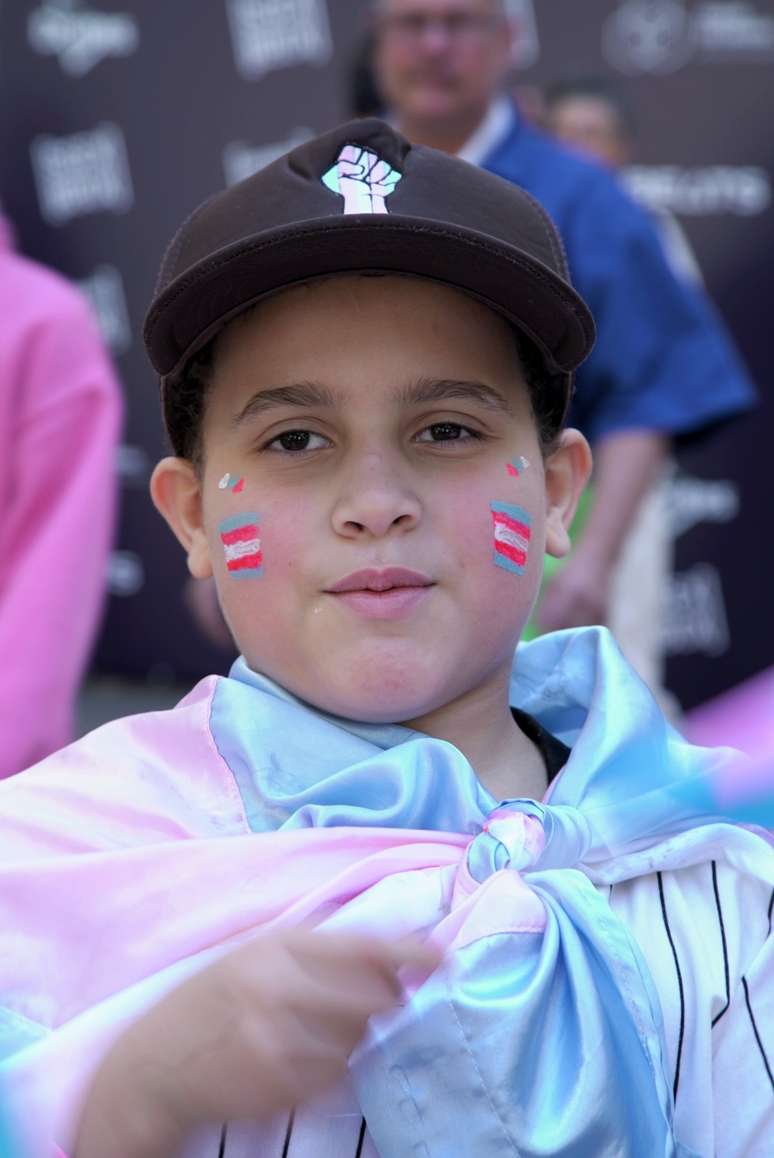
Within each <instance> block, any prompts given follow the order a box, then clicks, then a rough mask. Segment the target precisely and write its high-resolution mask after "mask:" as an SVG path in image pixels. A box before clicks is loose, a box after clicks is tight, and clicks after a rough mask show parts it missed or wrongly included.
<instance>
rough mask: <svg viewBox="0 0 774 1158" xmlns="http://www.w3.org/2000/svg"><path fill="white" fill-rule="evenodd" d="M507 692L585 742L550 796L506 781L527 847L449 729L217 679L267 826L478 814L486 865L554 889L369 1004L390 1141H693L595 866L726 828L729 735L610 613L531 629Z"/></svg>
mask: <svg viewBox="0 0 774 1158" xmlns="http://www.w3.org/2000/svg"><path fill="white" fill-rule="evenodd" d="M511 702H512V704H514V705H515V706H518V707H520V708H522V709H523V710H524V711H527V712H529V713H531V714H532V715H533V716H535V717H536V718H537V719H538V720H539V721H540V723H542V724H543V725H544V726H545V727H546V728H547V729H549V731H551V732H553V733H554V735H556V736H557V737H558V738H560V739H562V740H563V741H564V742H565V743H567V744H568V745H570V746H571V747H572V754H571V757H570V759H569V761H568V764H567V766H566V768H565V770H564V771H563V773H562V775H561V776H560V777H559V779H558V780H557V781H556V784H555V786H554V790H553V792H552V794H551V796H550V803H547V804H543V803H539V802H536V801H533V800H514V801H508V802H504V803H505V806H506V807H507V809H509V810H515V811H520V812H525V813H527V814H529V815H530V816H533V817H535V818H536V819H537V820H539V822H540V823H541V824H542V826H543V830H544V834H545V845H544V848H543V849H542V852H539V855H538V856H537V859H536V860H535V861H534V863H532V864H527V865H526V866H523V860H524V856H523V853H524V850H523V849H518V848H511V847H508V846H507V845H506V844H503V842H502V841H501V840H498V839H496V838H495V837H494V836H493V835H492V834H491V833H489V832H485V831H483V826H484V824H485V822H486V820H487V817H488V816H489V814H490V813H491V811H492V810H493V809H494V808H495V807H496V806H497V804H498V802H497V801H495V800H494V799H493V798H492V797H491V796H490V795H489V793H488V792H486V791H485V790H484V788H483V787H482V786H481V785H480V784H479V782H478V780H477V779H476V776H475V773H474V771H473V769H472V768H471V766H470V764H469V763H468V761H467V760H466V759H465V757H464V756H463V755H462V754H461V753H460V752H459V751H458V750H457V749H456V748H455V747H453V746H452V745H451V744H448V743H445V742H443V741H439V740H433V739H430V738H428V737H425V736H422V735H420V734H418V733H416V732H413V731H411V730H410V729H406V728H403V727H401V726H397V725H396V726H378V725H368V724H358V723H353V722H351V721H345V720H340V719H336V718H334V717H331V716H327V715H325V714H323V713H320V712H318V711H316V710H315V709H313V708H312V707H310V706H309V705H307V704H304V703H301V702H300V701H298V700H296V699H294V698H293V697H292V696H291V695H289V694H288V693H287V692H285V691H284V690H283V689H281V688H279V687H277V685H275V684H273V683H272V682H271V681H270V680H268V679H266V678H265V677H263V676H260V675H258V674H256V673H255V672H252V671H251V670H250V669H249V668H248V667H247V665H246V664H245V662H244V660H242V659H240V660H238V661H237V662H236V663H235V664H234V667H233V668H232V671H231V678H229V679H228V680H223V681H221V682H220V684H219V685H218V689H217V691H216V694H215V697H214V701H213V708H212V717H211V728H212V733H213V737H214V739H215V741H216V743H217V745H218V748H219V750H220V752H221V754H222V756H223V758H224V759H225V761H226V763H227V764H228V765H229V767H230V768H231V769H232V771H233V773H234V775H235V777H236V779H237V782H238V784H239V786H240V790H241V793H242V796H243V800H244V802H245V807H246V811H247V815H248V818H249V822H250V825H251V827H252V828H253V829H254V830H255V831H258V832H265V831H270V830H273V829H279V828H297V827H306V826H334V825H354V826H379V827H384V826H392V827H398V828H419V829H431V830H436V831H438V830H443V831H453V832H461V833H468V834H470V836H471V845H470V846H469V850H468V862H467V863H468V868H469V871H470V873H471V875H472V877H473V878H474V880H476V881H485V880H487V878H489V877H491V875H492V874H494V873H497V872H501V873H505V874H511V876H510V877H509V878H508V879H509V880H515V873H514V870H513V869H512V868H511V867H510V865H511V863H513V864H518V865H519V866H523V867H522V869H521V876H522V878H523V880H524V881H525V882H526V883H527V884H528V885H529V886H530V888H532V889H533V890H534V892H535V893H536V894H537V895H538V896H539V897H540V899H541V901H542V902H543V905H544V907H545V910H546V914H547V923H546V929H545V932H544V933H542V934H535V933H508V932H504V933H501V934H497V935H496V936H491V937H485V938H483V939H480V940H478V941H475V942H474V943H473V944H470V945H468V946H467V947H466V948H464V949H460V950H457V951H455V952H454V953H452V954H450V955H449V957H448V958H447V960H446V961H445V962H444V965H443V966H442V967H441V968H440V969H439V970H437V971H436V973H434V974H433V976H432V977H431V978H430V979H429V980H428V981H427V982H426V983H425V984H424V985H422V986H421V987H420V988H419V989H418V991H417V992H416V994H415V995H414V996H413V998H412V999H411V1001H410V1002H409V1003H408V1004H407V1005H406V1006H405V1007H404V1008H402V1009H401V1010H399V1011H398V1012H397V1013H393V1014H391V1015H390V1016H389V1017H388V1018H386V1019H382V1020H377V1021H374V1022H373V1023H372V1027H371V1029H370V1031H369V1035H368V1036H367V1038H366V1040H365V1042H364V1044H363V1045H362V1047H361V1048H360V1049H359V1050H358V1051H357V1053H356V1055H355V1056H354V1057H353V1060H352V1067H351V1068H352V1073H353V1079H354V1082H355V1087H356V1091H357V1095H358V1099H359V1101H360V1104H361V1106H362V1108H363V1112H364V1114H365V1116H366V1118H367V1120H368V1124H369V1129H370V1131H371V1134H372V1137H373V1138H374V1141H375V1143H376V1146H377V1149H378V1151H379V1153H380V1155H381V1158H406V1156H407V1155H418V1156H426V1158H447V1156H451V1155H454V1156H455V1158H458V1156H460V1158H461V1156H463V1155H464V1156H466V1155H471V1156H474V1155H475V1156H476V1158H479V1156H486V1158H489V1156H490V1155H492V1156H494V1155H511V1156H515V1155H519V1156H522V1158H526V1156H533V1155H534V1156H535V1158H537V1156H542V1155H548V1154H552V1155H562V1156H563V1158H588V1156H591V1155H593V1156H595V1158H599V1156H602V1158H606V1156H610V1158H612V1156H613V1155H616V1156H619V1155H631V1156H632V1158H640V1156H641V1158H655V1156H660V1155H664V1156H667V1155H679V1156H688V1155H690V1153H691V1152H690V1151H689V1150H687V1149H686V1148H685V1147H683V1146H682V1145H681V1144H680V1143H679V1141H678V1140H677V1139H675V1137H674V1133H673V1127H672V1116H673V1106H672V1097H671V1089H670V1082H669V1079H668V1077H667V1073H666V1066H665V1046H664V1039H663V1028H662V1023H661V1013H660V1007H659V1001H658V997H657V995H656V993H655V990H654V987H653V983H652V981H651V978H650V976H649V972H648V969H647V966H646V965H645V962H644V960H643V957H642V955H641V953H640V951H639V949H638V947H637V945H636V944H635V942H634V941H633V938H632V937H631V936H630V934H629V933H628V931H627V929H626V928H625V927H624V925H623V924H622V922H621V921H620V920H618V918H616V917H615V915H614V914H613V913H612V911H611V910H610V908H609V906H608V905H607V903H606V901H605V900H604V899H603V897H601V896H600V894H599V893H598V891H597V890H596V888H595V887H594V884H595V883H596V884H598V883H602V882H613V881H616V880H620V879H624V878H626V877H630V876H636V875H639V874H642V873H645V872H653V871H655V870H657V869H659V868H660V867H664V866H665V865H666V864H667V862H668V856H667V851H668V852H669V855H672V856H673V855H674V852H675V848H676V841H677V842H678V843H679V839H680V834H681V833H683V834H686V833H687V832H688V830H690V829H694V828H696V827H697V826H704V825H707V828H706V832H707V833H708V835H709V834H710V833H712V834H715V836H716V834H717V831H718V829H717V817H714V816H712V815H710V814H709V813H707V812H705V811H704V810H703V808H702V807H701V806H700V805H699V806H697V805H696V803H695V801H696V800H700V799H702V793H701V792H697V786H700V785H701V783H702V782H703V780H704V779H705V778H706V776H707V775H708V774H709V773H710V772H711V771H712V770H713V769H714V768H715V767H716V765H717V762H718V761H719V760H722V759H725V758H728V753H723V752H719V751H713V752H710V751H708V750H704V749H698V748H695V747H692V746H690V745H688V744H687V743H685V742H684V741H683V740H682V739H681V738H680V737H679V735H678V734H677V733H676V732H675V731H674V730H673V729H672V728H671V727H670V726H669V725H668V724H667V723H666V721H665V720H664V718H663V716H662V715H661V713H660V711H659V709H658V707H657V706H656V704H655V701H654V700H653V698H652V696H651V695H650V693H649V692H648V690H647V689H646V688H645V686H644V685H643V684H642V683H641V682H640V681H639V680H638V678H637V677H636V676H635V675H634V673H633V672H632V671H631V669H630V668H629V667H628V665H627V664H626V662H625V661H624V660H623V658H622V656H621V654H620V652H619V650H618V648H617V646H616V645H615V643H614V642H613V641H612V639H611V637H610V636H609V635H608V633H607V632H606V631H604V630H603V629H600V628H589V629H583V630H581V631H575V632H561V633H556V634H555V635H552V636H546V637H543V638H541V639H538V640H536V641H534V642H533V643H529V644H523V645H521V646H520V648H519V649H518V652H517V655H516V661H515V663H514V671H513V677H512V683H511ZM710 822H715V823H710ZM725 831H726V832H728V830H727V829H726V830H725ZM745 835H747V834H745ZM692 839H693V840H694V843H695V838H692Z"/></svg>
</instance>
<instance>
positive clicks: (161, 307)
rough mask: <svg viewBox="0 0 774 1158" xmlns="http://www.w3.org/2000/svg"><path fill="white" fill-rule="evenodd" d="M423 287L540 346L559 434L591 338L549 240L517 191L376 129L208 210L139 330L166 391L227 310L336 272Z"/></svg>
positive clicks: (586, 317) (336, 141)
mask: <svg viewBox="0 0 774 1158" xmlns="http://www.w3.org/2000/svg"><path fill="white" fill-rule="evenodd" d="M369 271H370V272H382V273H396V274H408V275H414V276H417V277H424V278H430V279H431V280H433V281H437V282H442V283H443V284H445V285H450V286H453V287H455V288H456V289H460V290H463V291H464V292H466V293H469V294H472V295H473V296H474V297H476V298H478V300H479V301H481V302H483V303H484V304H485V305H488V306H491V308H492V309H494V310H496V311H497V312H498V313H500V314H502V315H504V317H506V318H507V319H509V321H511V322H512V323H513V324H514V325H515V326H516V327H517V328H518V329H519V330H520V331H521V332H522V333H523V334H524V335H525V336H526V337H527V338H529V339H530V340H531V341H532V342H533V343H534V345H535V346H536V347H537V350H538V353H539V355H540V357H541V358H542V360H543V363H544V365H545V369H546V371H547V381H546V391H547V392H550V394H551V395H552V396H551V397H550V398H546V400H545V401H546V412H547V413H549V414H550V415H551V416H552V418H553V420H554V422H555V425H556V426H558V425H559V424H560V423H561V420H562V418H563V416H564V413H565V411H566V409H567V405H568V403H569V398H570V391H571V382H572V371H573V370H575V368H576V367H577V366H578V365H579V364H580V363H581V362H582V361H583V359H584V358H585V357H586V356H587V354H588V353H589V351H590V350H591V347H592V345H593V342H594V323H593V321H592V318H591V314H590V313H589V310H588V307H587V306H586V304H585V303H584V302H583V300H582V299H581V298H580V297H579V296H578V294H577V293H576V292H575V290H574V289H573V288H572V286H571V285H570V280H569V274H568V271H567V263H566V260H565V257H564V251H563V248H562V243H561V241H560V239H559V235H558V233H557V231H556V229H555V227H554V225H553V224H552V222H551V220H550V219H549V217H548V215H547V213H546V212H545V210H544V209H543V208H542V207H541V206H540V205H539V204H538V203H537V201H535V200H534V199H533V198H532V197H530V196H529V194H528V193H526V192H525V191H524V190H523V189H520V188H519V187H518V186H516V185H512V184H510V183H509V182H507V181H504V180H502V179H501V178H499V177H495V176H493V175H492V174H491V173H487V172H485V171H484V170H482V169H478V168H477V167H475V166H473V165H469V164H468V163H467V162H466V161H461V160H459V159H458V158H456V157H450V156H447V155H446V154H445V153H441V152H438V151H437V150H435V149H429V148H425V147H423V146H419V145H411V144H410V143H409V142H408V141H407V140H405V138H404V137H402V136H401V135H400V134H399V133H397V132H396V131H395V130H394V129H393V128H391V127H390V126H389V125H387V124H385V123H384V122H383V121H379V120H375V119H373V118H368V119H365V120H359V121H352V122H350V123H349V124H345V125H342V126H340V127H339V128H337V129H334V130H333V131H332V132H329V133H325V134H324V135H323V136H320V137H316V138H315V139H314V140H311V141H308V142H306V143H305V144H303V145H300V146H299V147H298V148H296V149H293V151H292V152H290V153H288V154H286V155H285V156H284V157H280V158H279V159H278V160H277V161H274V162H273V163H272V164H271V165H269V166H267V167H266V168H265V169H262V170H261V171H260V172H258V173H256V174H254V175H253V176H252V177H248V178H247V179H246V180H245V181H241V182H240V183H239V184H238V185H233V186H232V187H231V188H230V189H227V190H225V191H224V192H222V193H218V194H216V195H215V196H214V197H211V198H210V199H209V200H208V201H205V202H204V203H203V204H202V205H201V206H200V207H199V208H198V209H197V210H195V212H194V213H193V214H192V215H191V216H190V217H189V218H188V220H187V221H185V222H184V223H183V225H182V226H181V228H180V229H179V230H178V232H177V234H176V236H175V238H174V239H173V241H172V243H171V245H170V246H169V249H168V251H167V253H166V255H165V257H164V261H163V263H162V267H161V272H160V274H159V280H158V284H157V287H156V293H155V296H154V300H153V302H152V304H151V307H150V310H149V311H148V316H147V318H146V321H145V343H146V346H147V348H148V353H149V355H150V359H151V362H152V363H153V365H154V367H155V368H156V370H157V371H158V373H159V374H160V375H161V378H162V385H163V386H172V385H174V384H175V382H176V381H177V380H178V379H179V378H180V376H181V374H182V372H183V370H184V368H185V366H186V363H187V362H188V361H189V359H190V358H191V357H192V356H193V355H194V354H195V353H196V352H197V351H198V350H200V349H201V348H202V347H203V346H204V345H205V344H206V343H207V342H208V341H209V340H210V339H211V338H212V337H213V336H214V335H215V334H216V333H217V332H218V330H219V329H221V327H222V326H224V325H225V323H226V322H228V321H230V319H232V318H233V317H235V316H236V315H237V314H239V313H240V312H242V311H243V310H245V309H246V308H247V307H248V306H250V305H252V304H253V303H254V302H256V301H257V300H258V299H260V298H262V297H264V296H265V295H267V294H270V293H273V292H275V291H276V290H279V289H283V288H285V287H287V286H290V285H294V284H296V283H299V282H303V281H308V280H310V279H312V278H315V277H320V276H323V275H330V274H334V273H358V272H369Z"/></svg>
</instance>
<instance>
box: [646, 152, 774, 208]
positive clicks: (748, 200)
mask: <svg viewBox="0 0 774 1158" xmlns="http://www.w3.org/2000/svg"><path fill="white" fill-rule="evenodd" d="M624 180H625V182H626V184H627V186H628V188H629V191H630V192H631V194H632V195H633V196H634V197H635V198H636V199H637V200H638V201H642V202H644V204H645V205H649V206H650V208H651V209H654V210H656V211H659V210H663V209H666V210H669V212H671V213H679V214H682V215H684V216H687V217H709V216H713V215H715V214H721V213H729V214H736V215H738V216H740V217H754V216H755V215H756V214H758V213H763V212H764V211H765V210H766V209H768V207H769V205H770V204H771V178H770V176H769V174H768V172H767V171H766V170H765V169H762V168H759V167H758V166H756V165H704V166H696V167H688V166H686V165H631V166H630V167H629V168H628V169H627V170H626V172H625V174H624Z"/></svg>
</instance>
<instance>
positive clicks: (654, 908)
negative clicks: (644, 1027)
mask: <svg viewBox="0 0 774 1158" xmlns="http://www.w3.org/2000/svg"><path fill="white" fill-rule="evenodd" d="M609 900H610V905H611V908H612V909H613V911H614V912H615V913H616V915H617V916H618V917H620V918H621V920H622V921H623V922H624V924H625V925H626V926H627V927H628V929H629V930H630V932H631V933H632V935H633V936H634V939H635V941H636V942H637V944H638V946H639V948H640V950H641V952H642V955H643V957H644V958H645V961H646V963H647V966H648V969H649V972H650V975H651V977H652V979H653V983H654V985H655V987H656V990H657V992H658V996H659V1000H660V1004H661V1010H662V1015H663V1020H664V1038H665V1044H666V1065H667V1072H668V1076H669V1078H670V1081H671V1084H672V1089H673V1093H674V1097H675V1115H676V1118H675V1121H676V1125H677V1128H678V1136H679V1137H681V1139H682V1140H683V1141H684V1142H686V1143H687V1144H688V1145H690V1146H691V1148H692V1149H694V1150H696V1151H697V1152H698V1153H702V1154H704V1153H718V1154H723V1155H732V1154H733V1155H737V1154H738V1155H741V1154H745V1155H747V1154H750V1155H752V1154H761V1155H762V1154H763V1153H764V1151H763V1149H759V1148H758V1147H759V1146H760V1145H761V1142H760V1138H761V1137H762V1135H761V1134H760V1122H761V1121H762V1120H763V1118H764V1117H765V1116H766V1114H770V1113H771V1108H772V1105H774V1102H772V1097H771V1094H772V1077H771V1067H772V1064H774V1056H772V1050H773V1048H774V1042H773V1041H772V1020H773V1019H772V1010H771V992H772V988H774V986H772V982H773V981H774V954H772V937H771V923H772V907H773V906H774V878H772V876H771V875H769V876H768V877H767V876H766V874H765V872H764V873H761V874H758V873H756V872H750V871H747V870H746V869H740V868H739V867H735V866H733V865H731V864H729V863H727V862H725V861H724V860H723V859H720V858H719V859H717V860H715V859H711V860H707V861H705V862H703V863H699V864H693V865H690V866H687V867H685V868H677V869H669V870H666V871H664V872H656V873H652V874H649V875H647V876H643V877H639V878H636V879H634V880H628V881H623V882H621V883H620V884H616V885H613V886H612V887H609ZM767 994H768V997H767V996H766V995H767ZM732 1087H733V1089H734V1090H735V1093H734V1095H733V1098H732V1099H731V1100H729V1097H728V1095H729V1091H731V1089H732ZM742 1123H744V1125H743V1126H742V1125H741V1124H742ZM756 1123H758V1124H757V1125H756ZM756 1139H757V1140H756Z"/></svg>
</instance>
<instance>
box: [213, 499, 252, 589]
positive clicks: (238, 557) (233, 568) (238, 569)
mask: <svg viewBox="0 0 774 1158" xmlns="http://www.w3.org/2000/svg"><path fill="white" fill-rule="evenodd" d="M258 522H259V519H258V516H257V515H255V514H243V515H232V516H231V518H230V519H224V520H223V522H222V523H221V524H220V526H219V527H218V532H219V534H220V541H221V543H222V544H223V553H224V555H225V557H226V569H227V571H228V573H229V575H233V576H234V578H235V579H257V578H259V576H261V575H262V574H263V552H262V551H261V540H260V538H259V536H258Z"/></svg>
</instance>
